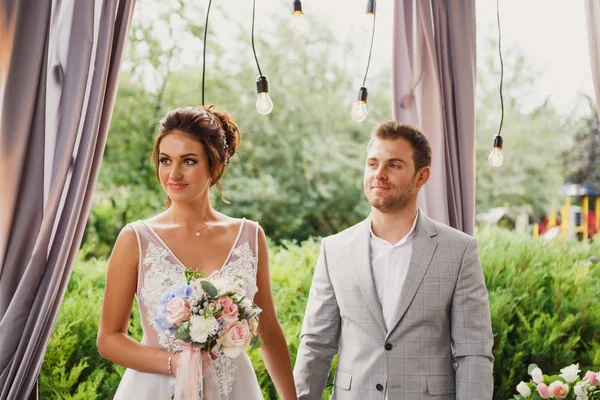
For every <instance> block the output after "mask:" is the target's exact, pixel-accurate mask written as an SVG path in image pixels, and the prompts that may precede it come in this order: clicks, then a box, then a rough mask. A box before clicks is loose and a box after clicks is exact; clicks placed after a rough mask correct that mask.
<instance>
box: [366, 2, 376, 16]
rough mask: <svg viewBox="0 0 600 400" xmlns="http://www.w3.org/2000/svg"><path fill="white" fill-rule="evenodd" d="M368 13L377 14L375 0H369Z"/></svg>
mask: <svg viewBox="0 0 600 400" xmlns="http://www.w3.org/2000/svg"><path fill="white" fill-rule="evenodd" d="M367 14H375V0H369V1H367Z"/></svg>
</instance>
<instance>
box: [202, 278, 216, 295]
mask: <svg viewBox="0 0 600 400" xmlns="http://www.w3.org/2000/svg"><path fill="white" fill-rule="evenodd" d="M201 284H202V289H204V291H205V292H206V294H208V295H209V296H210V297H212V298H213V299H214V298H216V297H217V296H218V295H219V292H218V291H217V288H216V287H215V286H214V285H213V284H212V283H210V282H209V281H202V282H201Z"/></svg>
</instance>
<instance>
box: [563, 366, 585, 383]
mask: <svg viewBox="0 0 600 400" xmlns="http://www.w3.org/2000/svg"><path fill="white" fill-rule="evenodd" d="M579 372H581V370H580V369H579V364H571V365H569V366H568V367H565V368H563V369H561V370H560V376H561V377H563V379H564V380H565V381H567V382H568V383H573V382H575V381H576V380H577V378H578V377H579Z"/></svg>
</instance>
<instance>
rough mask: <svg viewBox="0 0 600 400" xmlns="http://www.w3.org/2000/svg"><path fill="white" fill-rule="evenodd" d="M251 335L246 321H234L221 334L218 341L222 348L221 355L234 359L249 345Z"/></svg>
mask: <svg viewBox="0 0 600 400" xmlns="http://www.w3.org/2000/svg"><path fill="white" fill-rule="evenodd" d="M250 339H252V334H251V333H250V328H249V327H248V321H246V320H243V321H236V322H234V323H233V324H231V326H230V327H229V328H228V329H227V330H226V331H225V332H223V333H222V335H221V338H220V341H221V345H222V346H223V353H225V355H226V356H227V357H230V358H236V357H237V356H239V355H240V354H241V353H242V351H243V350H244V349H245V348H246V347H248V346H249V345H250Z"/></svg>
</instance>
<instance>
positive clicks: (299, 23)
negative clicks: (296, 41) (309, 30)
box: [291, 11, 306, 33]
mask: <svg viewBox="0 0 600 400" xmlns="http://www.w3.org/2000/svg"><path fill="white" fill-rule="evenodd" d="M291 25H292V30H293V31H294V32H295V33H304V32H306V20H305V19H304V14H303V13H302V11H294V13H293V14H292V23H291Z"/></svg>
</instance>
